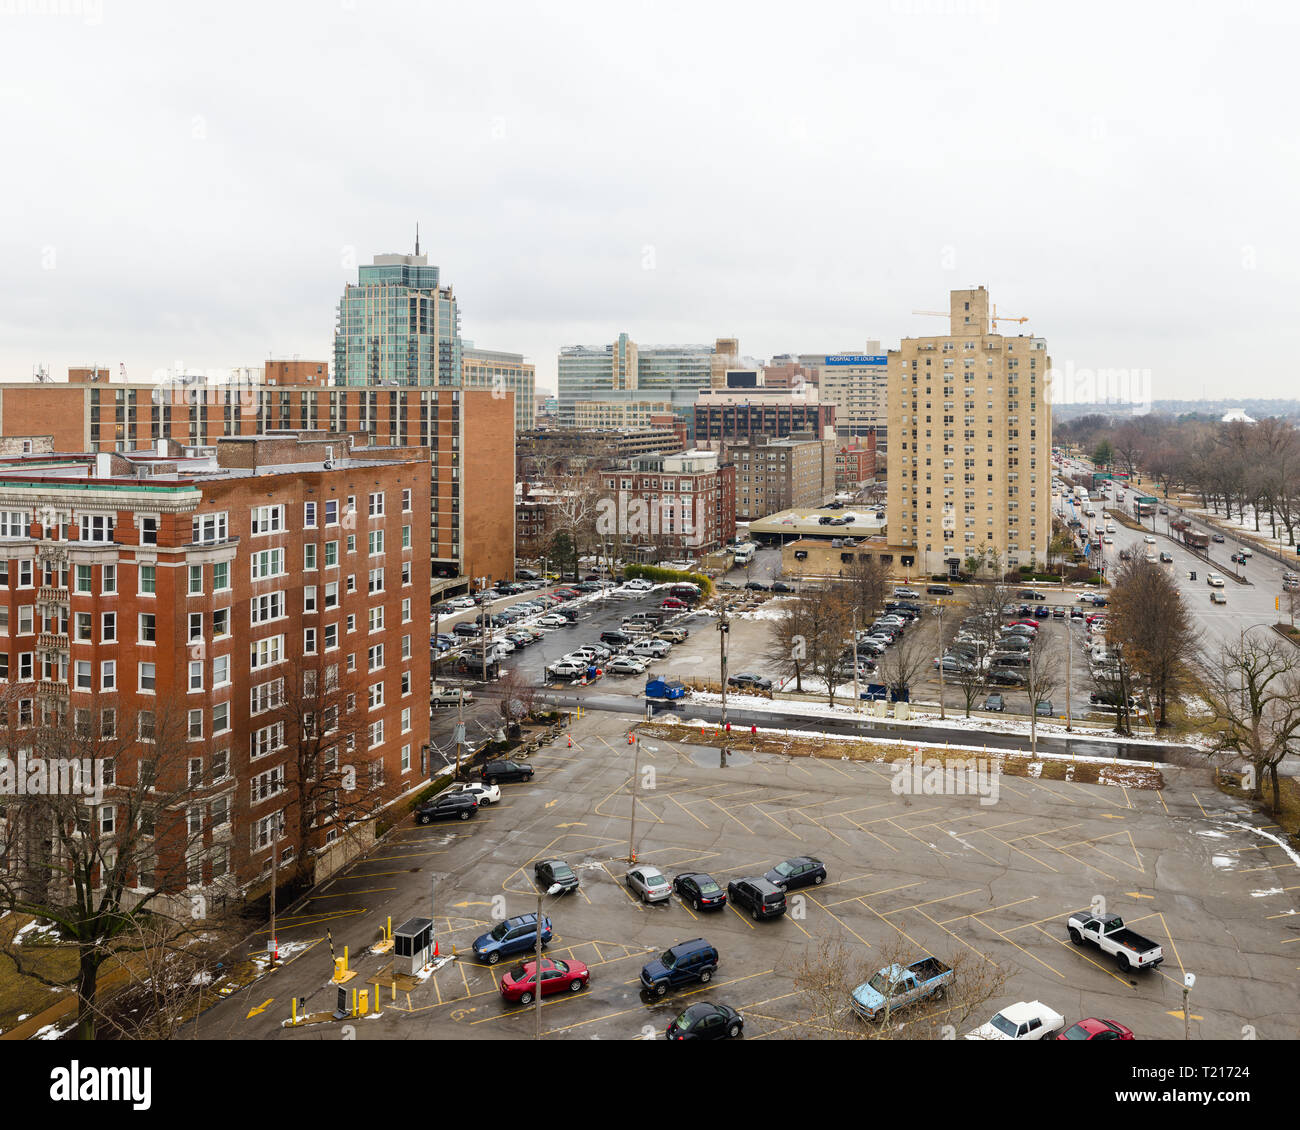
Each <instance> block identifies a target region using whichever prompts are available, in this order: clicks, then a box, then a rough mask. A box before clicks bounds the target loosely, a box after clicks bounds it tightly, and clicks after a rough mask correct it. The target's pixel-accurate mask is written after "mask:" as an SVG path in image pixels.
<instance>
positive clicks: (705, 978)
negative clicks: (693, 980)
mask: <svg viewBox="0 0 1300 1130" xmlns="http://www.w3.org/2000/svg"><path fill="white" fill-rule="evenodd" d="M712 980H713V970H712V969H706V970H704V972H702V973H701V974H700V984H701V985H707V984H708V983H709V982H710V981H712Z"/></svg>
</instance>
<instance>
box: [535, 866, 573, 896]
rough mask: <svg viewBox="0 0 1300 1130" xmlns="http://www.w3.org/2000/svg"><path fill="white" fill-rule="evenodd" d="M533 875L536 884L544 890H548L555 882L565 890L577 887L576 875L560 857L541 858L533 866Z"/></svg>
mask: <svg viewBox="0 0 1300 1130" xmlns="http://www.w3.org/2000/svg"><path fill="white" fill-rule="evenodd" d="M533 876H534V878H536V880H537V885H538V886H539V887H541V888H543V889H544V890H549V889H550V888H551V887H553V886H555V885H556V884H557V883H558V884H559V885H560V887H562V888H563V889H564V890H566V891H576V890H577V889H578V876H577V875H575V874H574V873H573V868H572V867H570V866H569V865H568V864H567V863H565V862H564V860H562V859H544V860H542V861H541V863H538V864H536V865H535V866H534V867H533Z"/></svg>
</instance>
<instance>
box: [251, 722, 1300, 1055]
mask: <svg viewBox="0 0 1300 1130" xmlns="http://www.w3.org/2000/svg"><path fill="white" fill-rule="evenodd" d="M632 724H633V723H632V722H631V721H630V720H629V719H625V718H620V717H619V716H617V715H609V714H604V713H592V714H587V715H584V717H583V719H582V720H581V721H580V722H578V723H576V724H575V725H574V726H573V728H572V731H571V734H572V738H573V741H574V745H573V747H572V748H570V747H569V746H568V745H567V740H562V741H560V742H559V743H557V744H556V745H555V746H554V747H551V748H548V749H544V750H542V751H539V752H538V753H537V754H536V755H534V757H533V758H532V762H531V763H532V764H533V765H534V766H535V768H536V773H537V776H536V778H535V780H533V781H532V782H529V783H523V784H512V785H506V786H504V787H503V789H504V793H505V796H504V799H503V801H502V803H501V805H500V806H499V807H498V808H495V809H488V810H487V811H485V812H482V813H480V815H479V816H478V818H477V819H475V820H471V821H467V822H465V823H460V822H456V823H454V824H452V825H447V826H442V827H437V826H435V827H430V828H422V827H416V826H414V825H409V824H408V825H406V826H403V827H402V828H400V829H398V830H397V831H396V832H394V833H393V835H391V836H390V837H389V838H388V840H386V841H385V842H384V844H383V845H381V846H380V847H379V848H377V849H376V850H375V852H373V853H372V854H371V856H370V857H368V858H366V859H363V860H360V861H359V862H358V863H357V864H356V865H354V866H353V867H352V868H351V869H350V870H349V872H348V873H347V874H345V875H343V876H341V877H339V878H338V879H336V880H334V881H332V882H331V883H330V884H329V885H328V887H327V889H326V890H325V891H323V892H321V894H320V895H319V896H318V898H317V899H316V900H313V903H312V904H310V905H309V906H308V907H307V908H306V909H305V910H304V911H303V914H302V916H301V919H300V921H299V922H298V923H291V924H288V925H286V926H285V928H284V929H282V931H281V938H282V944H284V940H285V939H286V938H292V937H298V938H300V939H301V940H302V941H303V943H304V944H305V943H306V942H307V941H309V940H310V939H311V938H316V939H319V936H320V934H321V933H322V926H321V922H322V921H324V919H322V918H321V917H319V916H320V915H321V914H322V913H323V914H327V915H328V916H329V921H330V922H332V924H333V928H334V935H333V936H334V939H335V941H336V943H337V942H340V941H345V940H347V938H348V937H351V939H352V942H353V953H354V954H357V953H358V952H359V951H360V948H361V946H362V945H363V944H364V941H365V940H373V937H374V929H375V926H376V924H377V923H379V922H381V921H382V917H378V916H381V915H384V914H391V915H392V916H393V920H394V922H398V921H401V919H402V918H403V917H404V916H406V915H408V914H417V913H427V909H428V905H429V898H430V891H431V883H432V884H433V886H432V892H433V898H434V899H435V902H436V906H437V911H436V929H437V934H438V937H439V939H440V943H441V945H442V946H443V947H446V946H448V945H449V944H454V945H455V947H456V953H457V954H458V955H459V956H458V958H457V960H455V961H453V962H450V963H449V964H447V965H445V966H443V967H442V968H440V969H439V970H438V971H437V972H436V973H435V974H434V975H433V976H432V977H431V978H430V979H429V981H428V982H427V983H425V984H423V985H420V986H419V987H417V988H415V989H413V990H412V991H410V992H409V993H400V994H398V995H397V998H396V999H393V998H392V995H391V994H390V993H389V991H388V989H387V987H382V989H381V993H382V995H381V1000H382V1002H383V1011H382V1016H381V1017H379V1019H378V1020H377V1021H376V1022H375V1023H372V1024H368V1025H362V1026H359V1027H358V1029H357V1037H358V1038H369V1037H376V1038H377V1037H387V1038H394V1037H404V1036H405V1037H411V1038H440V1037H441V1038H448V1037H454V1038H466V1037H469V1038H492V1037H525V1036H530V1035H531V1034H532V1025H533V1019H532V1012H531V1010H528V1009H521V1008H519V1007H517V1006H511V1005H507V1004H505V1003H504V1002H503V1001H502V1000H501V998H500V994H499V991H498V988H497V978H498V976H499V975H500V973H501V972H502V971H503V970H505V969H508V968H509V966H510V964H511V962H505V963H503V964H502V965H501V966H497V967H488V966H480V965H477V964H475V963H474V961H473V960H472V958H467V956H466V955H467V954H468V953H469V950H470V945H471V943H472V941H473V939H474V938H475V937H476V936H478V935H479V934H481V933H483V932H485V931H486V930H488V929H489V928H490V927H491V926H492V925H493V924H494V922H495V921H496V920H497V919H498V918H500V917H501V916H503V915H513V914H520V913H526V912H529V911H531V910H535V909H536V906H537V894H536V888H535V887H534V885H533V882H532V864H533V863H534V862H535V861H537V860H540V859H545V858H552V857H559V858H563V859H565V860H567V861H568V862H569V863H570V864H571V865H572V867H573V868H574V869H575V870H576V871H577V872H578V873H579V875H580V876H581V878H582V887H581V889H580V890H579V891H578V892H577V893H574V894H569V895H563V896H557V897H554V898H548V899H547V905H546V913H547V914H548V915H549V916H550V917H551V918H552V920H553V921H554V924H555V932H556V936H555V939H554V940H553V942H552V944H551V945H550V947H549V949H548V954H549V955H550V956H551V957H552V958H559V959H561V960H577V961H582V962H584V963H585V964H587V965H588V966H589V967H590V969H591V981H590V985H589V987H588V988H587V990H586V991H584V992H581V993H576V994H565V995H564V996H563V997H561V998H558V999H557V998H547V999H546V1002H545V1004H544V1007H543V1012H542V1022H543V1033H544V1035H546V1036H547V1037H551V1038H599V1039H628V1038H636V1037H638V1036H643V1035H649V1034H652V1033H658V1034H660V1035H661V1034H662V1032H663V1029H664V1027H665V1025H666V1024H667V1023H668V1021H669V1020H670V1019H671V1018H672V1017H673V1016H674V1015H675V1014H676V1012H677V1011H679V1010H680V1009H681V1008H682V1007H684V1006H685V1005H686V1004H687V1003H691V1002H693V1001H697V1000H702V999H708V1000H712V1001H716V1002H720V1003H725V1004H729V1005H731V1006H732V1007H734V1008H737V1009H739V1010H740V1011H741V1012H742V1013H743V1014H744V1016H745V1025H746V1028H745V1035H746V1038H750V1039H754V1038H758V1039H762V1038H771V1037H777V1038H781V1037H789V1036H791V1035H794V1034H796V1033H800V1032H802V1031H803V1030H804V1029H803V1027H802V1026H803V1025H805V1024H807V1023H808V1022H809V1021H810V1020H812V1019H814V1018H812V1017H810V1016H809V1015H808V1012H807V1008H806V1005H805V1002H804V1001H803V998H802V997H801V996H800V994H799V993H798V991H797V990H796V989H795V986H794V983H793V977H794V971H795V968H796V966H797V964H798V962H799V960H800V957H801V955H802V954H803V953H804V951H805V947H807V946H809V945H810V944H811V943H813V942H814V941H815V940H816V939H819V938H821V937H824V936H828V935H829V936H839V937H841V938H842V939H843V940H844V941H845V942H846V943H847V944H849V945H850V946H851V947H852V948H853V952H855V953H859V954H864V955H869V954H870V953H871V951H872V950H880V949H883V948H885V947H887V946H892V945H893V944H894V942H895V940H896V939H899V938H901V939H903V941H904V942H906V944H907V945H908V946H909V947H914V948H915V950H916V954H917V956H918V957H919V956H922V955H923V954H925V953H932V954H934V955H936V956H939V957H941V958H944V959H945V960H949V961H950V960H951V959H952V957H953V956H954V955H955V954H956V953H957V952H959V951H964V952H967V953H969V954H971V955H973V957H974V960H977V961H979V962H989V963H996V964H997V965H999V966H1001V967H1003V968H1005V969H1007V970H1008V972H1009V979H1008V982H1007V985H1006V992H1005V995H1004V999H998V1000H995V1001H993V1002H991V1008H990V1013H991V1012H992V1011H993V1007H1000V1006H1001V1005H1004V1004H1006V1003H1010V1002H1012V1001H1015V1000H1033V999H1039V1000H1042V1001H1044V1002H1045V1003H1047V1004H1049V1005H1051V1006H1052V1007H1053V1008H1055V1009H1056V1010H1057V1011H1058V1012H1061V1013H1062V1014H1063V1015H1064V1016H1065V1017H1066V1019H1067V1021H1068V1022H1073V1021H1074V1020H1078V1019H1080V1018H1082V1017H1085V1016H1104V1017H1108V1018H1111V1019H1114V1020H1118V1021H1120V1022H1121V1023H1124V1024H1127V1025H1129V1026H1130V1027H1131V1028H1133V1029H1134V1031H1135V1032H1136V1034H1137V1035H1138V1037H1139V1038H1180V1037H1181V1035H1182V1027H1183V1021H1182V1017H1181V1012H1180V1011H1179V1010H1180V1009H1181V1001H1182V996H1181V994H1182V976H1183V973H1184V972H1185V971H1194V972H1195V973H1196V974H1197V976H1198V982H1197V988H1196V992H1195V995H1194V997H1193V1002H1192V1003H1193V1008H1192V1016H1193V1020H1192V1029H1193V1035H1194V1036H1200V1037H1204V1038H1227V1039H1233V1038H1240V1036H1241V1033H1242V1030H1243V1027H1244V1026H1247V1025H1249V1026H1253V1027H1254V1029H1255V1030H1256V1031H1257V1032H1258V1035H1259V1037H1260V1038H1293V1037H1295V1036H1296V1035H1297V1034H1300V1026H1298V1024H1297V1019H1296V1018H1297V1016H1300V992H1298V991H1297V988H1296V985H1297V978H1296V970H1297V953H1295V952H1292V949H1294V947H1295V946H1296V945H1300V929H1298V928H1297V925H1296V923H1297V921H1300V919H1297V918H1296V917H1295V913H1296V903H1297V897H1296V895H1297V891H1300V868H1297V866H1296V863H1295V862H1294V860H1293V859H1292V858H1291V857H1290V856H1288V854H1287V852H1286V851H1285V850H1284V849H1283V848H1281V847H1280V846H1278V845H1277V844H1275V843H1273V842H1272V841H1270V840H1268V839H1267V838H1266V837H1265V836H1262V835H1259V834H1258V833H1255V832H1252V831H1251V830H1250V828H1251V827H1252V826H1253V825H1254V824H1256V823H1257V820H1256V819H1253V818H1251V817H1249V816H1248V815H1247V814H1246V813H1245V810H1244V809H1235V808H1232V807H1230V806H1229V805H1228V804H1226V803H1225V802H1224V801H1223V800H1222V798H1221V797H1220V796H1219V795H1218V794H1217V793H1215V792H1214V790H1213V788H1212V787H1211V785H1210V784H1209V781H1208V774H1207V773H1206V772H1205V771H1203V770H1180V769H1163V770H1162V772H1163V773H1164V775H1165V787H1164V788H1163V789H1162V790H1160V791H1143V790H1137V789H1130V788H1123V787H1119V786H1090V785H1081V784H1072V783H1067V782H1061V781H1040V780H1034V779H1030V778H1006V777H1002V778H1000V781H1001V790H1000V796H999V798H998V801H997V803H996V804H992V805H987V806H984V805H981V804H980V803H979V801H978V798H976V797H972V796H945V795H933V796H906V795H903V796H900V795H896V794H895V793H894V792H893V791H891V788H890V776H891V770H890V768H889V767H888V766H887V765H882V764H869V763H857V762H840V761H837V760H828V759H824V758H819V759H816V760H808V759H804V758H793V759H792V758H787V757H779V756H769V755H754V756H752V757H750V756H742V755H739V754H734V753H733V755H732V757H731V761H730V764H728V765H727V767H726V768H721V767H720V766H719V764H718V752H717V750H716V749H713V748H711V747H707V746H692V745H688V744H672V743H669V742H666V741H663V740H661V739H655V738H645V739H643V740H642V742H641V744H640V745H639V747H633V746H630V745H629V744H628V742H627V733H628V726H630V725H632ZM634 756H636V757H637V758H638V759H639V763H640V765H639V769H640V786H639V787H640V795H639V797H638V799H637V803H636V833H635V837H636V841H635V850H636V854H637V858H638V860H639V861H641V862H645V863H652V864H655V865H656V866H658V867H659V868H661V869H662V870H663V871H664V872H665V873H667V874H668V875H669V876H670V877H671V876H672V875H674V874H676V873H678V872H680V871H683V870H702V871H707V872H708V873H710V874H712V875H713V876H714V877H715V878H716V879H717V880H718V881H719V882H720V883H721V884H723V885H724V886H725V885H726V883H727V881H728V880H729V879H732V878H736V877H740V876H745V875H750V874H755V873H758V874H761V873H762V872H763V871H764V870H766V869H767V868H769V867H771V866H772V865H773V864H774V863H776V862H778V861H779V860H781V859H782V858H785V857H788V856H794V855H803V854H808V855H813V856H815V857H817V858H819V859H821V860H822V861H824V863H825V864H826V867H827V869H828V872H829V875H828V880H827V882H826V883H825V884H824V885H823V886H820V887H816V888H807V889H805V890H804V891H801V892H798V894H799V895H800V896H801V899H799V900H796V899H795V898H794V896H793V895H792V899H791V902H792V912H791V913H790V914H788V915H786V916H784V917H781V918H778V919H775V920H772V921H764V922H754V921H752V920H751V919H749V918H748V917H745V916H742V915H741V914H739V913H737V912H736V911H735V910H734V909H732V908H731V907H727V908H725V909H723V910H721V911H718V912H713V913H709V914H697V913H695V912H694V911H692V910H691V909H690V908H689V907H687V906H685V905H683V904H682V903H681V902H680V901H679V900H677V899H676V898H675V897H674V898H673V899H672V900H671V901H670V902H668V903H664V904H660V905H654V906H643V905H641V904H640V903H638V902H637V901H635V900H634V899H633V898H632V897H631V896H630V895H629V894H628V892H627V891H626V889H625V887H624V886H623V884H622V877H623V875H624V873H625V871H626V867H627V864H626V860H627V856H628V854H629V834H630V831H631V815H632V800H631V796H630V792H629V785H630V781H631V778H632V775H633V758H634ZM1265 830H1266V829H1265ZM376 895H379V897H378V898H376ZM1099 895H1100V896H1102V897H1105V898H1106V899H1107V901H1108V905H1109V909H1110V910H1112V911H1113V912H1117V913H1119V914H1121V915H1123V916H1124V918H1125V919H1126V921H1127V922H1128V923H1129V925H1130V926H1132V927H1134V928H1136V929H1137V930H1139V931H1140V932H1142V933H1143V934H1146V935H1147V936H1148V937H1151V938H1152V939H1154V940H1155V941H1157V942H1158V943H1159V944H1161V945H1162V946H1164V948H1165V952H1166V955H1167V959H1166V963H1165V965H1164V966H1162V967H1161V968H1160V969H1158V970H1157V971H1155V972H1154V973H1146V974H1142V975H1131V976H1130V975H1122V974H1120V973H1119V972H1118V971H1117V969H1116V968H1115V967H1114V966H1113V965H1112V964H1111V963H1110V962H1109V961H1108V960H1106V959H1103V958H1102V957H1101V956H1100V954H1099V953H1098V952H1097V951H1095V950H1080V949H1076V948H1075V947H1074V946H1072V945H1071V944H1070V943H1069V941H1068V940H1067V938H1066V932H1065V927H1064V922H1065V918H1066V916H1067V915H1068V914H1069V913H1070V912H1072V911H1074V910H1079V909H1083V908H1087V907H1088V906H1090V905H1091V904H1092V902H1093V900H1094V898H1096V897H1097V896H1099ZM796 906H797V910H796V909H795V908H796ZM700 936H702V937H705V938H707V939H708V940H709V941H710V942H711V943H712V944H713V945H715V946H716V947H717V949H718V950H719V951H720V955H721V959H720V964H719V968H718V972H717V975H716V979H715V980H714V981H713V983H712V984H710V985H708V986H702V985H699V986H694V987H691V988H687V989H683V990H677V991H674V992H671V993H669V995H668V996H667V997H666V998H663V999H646V998H645V997H644V996H643V995H642V993H641V991H640V986H639V981H638V978H639V972H640V969H641V966H642V964H643V963H644V962H645V961H646V960H647V957H648V956H649V955H651V954H653V953H657V952H659V951H661V950H662V949H663V948H665V947H667V946H668V945H671V944H673V943H675V942H678V941H683V940H686V939H690V938H693V937H700ZM313 944H314V943H313ZM444 952H445V951H444ZM309 956H310V955H309ZM866 959H867V960H870V959H869V956H868V957H867V958H866ZM316 964H318V965H320V966H321V967H322V969H324V968H325V964H324V961H323V959H322V960H320V961H317V962H316ZM354 966H355V967H356V968H357V969H358V971H359V977H360V978H361V979H362V981H363V982H364V978H365V977H366V976H368V975H370V974H371V973H373V971H374V970H375V969H377V968H378V966H379V959H374V958H370V959H361V960H357V961H354ZM293 968H295V967H293V966H291V967H290V970H292V969H293ZM277 976H284V974H283V973H282V974H277ZM376 988H377V989H378V988H380V986H376ZM268 995H270V990H268ZM927 1007H935V1008H942V1006H941V1005H936V1006H927ZM240 1015H242V1013H241V1014H240ZM260 1019H261V1018H260V1017H250V1018H249V1019H248V1021H247V1022H246V1023H235V1022H234V1021H233V1020H232V1024H233V1027H234V1028H237V1029H244V1030H243V1031H240V1032H239V1034H240V1035H242V1036H244V1037H245V1038H246V1037H248V1036H249V1035H250V1034H253V1033H251V1032H250V1031H249V1030H248V1027H249V1026H250V1025H252V1026H254V1028H256V1025H257V1023H258V1021H259V1020H260ZM265 1027H266V1029H267V1031H275V1032H277V1033H278V1032H279V1028H278V1025H276V1026H274V1027H273V1028H272V1027H271V1026H270V1025H266V1026H265ZM300 1034H303V1033H299V1032H290V1033H286V1035H288V1036H290V1038H296V1037H298V1036H299V1035H300ZM317 1035H319V1033H317Z"/></svg>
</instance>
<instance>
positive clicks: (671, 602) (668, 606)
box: [659, 596, 689, 612]
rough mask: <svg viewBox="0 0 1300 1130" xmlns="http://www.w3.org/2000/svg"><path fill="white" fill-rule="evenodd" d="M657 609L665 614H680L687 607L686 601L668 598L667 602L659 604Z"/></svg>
mask: <svg viewBox="0 0 1300 1130" xmlns="http://www.w3.org/2000/svg"><path fill="white" fill-rule="evenodd" d="M659 607H660V608H662V609H664V610H665V611H667V612H682V611H684V610H685V609H686V608H687V607H689V606H688V605H687V603H686V601H684V600H678V599H677V598H676V597H673V596H670V597H669V598H668V599H667V600H665V601H663V602H661V603H660V605H659Z"/></svg>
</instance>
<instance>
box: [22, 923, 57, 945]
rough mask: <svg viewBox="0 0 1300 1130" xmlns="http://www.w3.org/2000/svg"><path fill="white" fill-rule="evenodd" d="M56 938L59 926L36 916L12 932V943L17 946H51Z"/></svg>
mask: <svg viewBox="0 0 1300 1130" xmlns="http://www.w3.org/2000/svg"><path fill="white" fill-rule="evenodd" d="M58 940H59V928H58V927H57V926H55V925H53V924H51V923H49V922H42V921H40V919H37V918H33V919H32V920H31V921H30V922H28V923H27V925H26V926H23V927H22V928H21V929H19V930H18V932H17V933H16V934H14V944H15V945H19V946H22V945H28V946H52V945H54V944H55V943H56V942H58Z"/></svg>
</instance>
